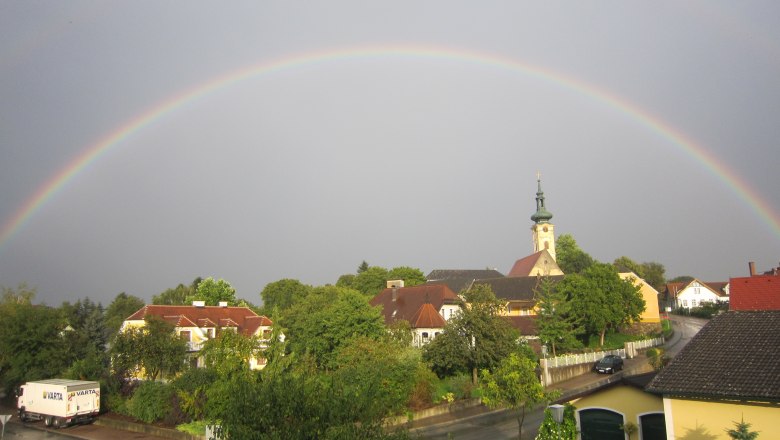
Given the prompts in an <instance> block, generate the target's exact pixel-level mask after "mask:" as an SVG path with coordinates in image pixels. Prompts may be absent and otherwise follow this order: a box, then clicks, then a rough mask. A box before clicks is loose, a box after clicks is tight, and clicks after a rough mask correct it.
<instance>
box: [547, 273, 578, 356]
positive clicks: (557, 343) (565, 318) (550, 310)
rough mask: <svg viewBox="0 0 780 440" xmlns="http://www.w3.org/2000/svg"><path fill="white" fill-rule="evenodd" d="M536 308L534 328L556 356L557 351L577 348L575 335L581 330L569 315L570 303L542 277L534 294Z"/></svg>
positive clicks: (549, 281) (553, 285)
mask: <svg viewBox="0 0 780 440" xmlns="http://www.w3.org/2000/svg"><path fill="white" fill-rule="evenodd" d="M535 296H536V307H537V308H538V310H539V311H538V313H537V320H536V328H537V332H538V334H539V339H540V340H541V341H542V343H543V344H545V345H548V346H549V347H550V348H551V349H552V354H553V356H557V353H558V349H559V348H560V349H563V350H567V349H573V348H578V347H579V346H580V345H581V344H580V342H579V341H578V340H577V334H579V333H581V332H582V328H581V327H580V325H579V323H578V322H577V321H576V317H575V316H574V315H572V313H571V303H570V302H569V301H568V299H567V298H566V294H565V293H564V292H561V291H558V290H557V289H555V283H554V282H553V281H552V279H550V278H549V277H544V278H542V280H541V283H540V284H539V287H538V288H537V289H536V292H535Z"/></svg>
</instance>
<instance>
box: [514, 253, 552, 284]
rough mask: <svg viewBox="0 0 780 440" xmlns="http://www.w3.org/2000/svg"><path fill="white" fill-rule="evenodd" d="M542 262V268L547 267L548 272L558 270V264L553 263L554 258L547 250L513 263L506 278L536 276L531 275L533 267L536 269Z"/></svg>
mask: <svg viewBox="0 0 780 440" xmlns="http://www.w3.org/2000/svg"><path fill="white" fill-rule="evenodd" d="M540 261H541V262H542V266H546V267H549V271H548V273H549V272H553V271H556V270H560V268H559V267H558V263H556V262H555V258H553V257H552V255H550V252H549V251H548V250H547V249H542V250H541V251H539V252H537V253H535V254H531V255H529V256H527V257H523V258H521V259H519V260H517V261H515V264H514V266H512V270H510V271H509V273H508V274H507V275H506V276H507V277H528V276H536V275H537V274H536V273H533V269H534V267H536V265H537V264H539V262H540Z"/></svg>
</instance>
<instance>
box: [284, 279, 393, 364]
mask: <svg viewBox="0 0 780 440" xmlns="http://www.w3.org/2000/svg"><path fill="white" fill-rule="evenodd" d="M279 321H280V323H281V325H282V326H283V327H284V329H285V335H286V336H287V339H288V341H289V343H288V349H289V351H290V352H292V353H298V354H300V355H303V354H309V355H311V356H313V357H314V359H315V360H316V362H317V365H318V366H321V367H325V368H329V367H332V366H333V365H334V362H335V356H336V351H337V350H338V349H339V348H341V347H342V346H344V345H347V344H348V343H349V341H350V340H351V339H353V338H356V337H360V336H366V337H371V338H374V339H377V340H378V339H380V338H381V337H383V336H384V335H385V326H384V321H383V319H382V316H381V314H380V311H379V309H377V308H375V307H371V305H369V304H368V301H367V299H366V297H365V296H363V295H362V294H361V293H360V292H356V291H354V290H352V289H345V288H342V287H337V286H322V287H315V288H314V289H312V292H311V293H310V294H309V295H308V296H307V297H306V298H304V299H303V300H302V301H301V302H299V303H297V304H294V305H293V306H292V307H290V308H289V309H287V310H286V311H285V312H284V313H282V314H281V319H280V320H279Z"/></svg>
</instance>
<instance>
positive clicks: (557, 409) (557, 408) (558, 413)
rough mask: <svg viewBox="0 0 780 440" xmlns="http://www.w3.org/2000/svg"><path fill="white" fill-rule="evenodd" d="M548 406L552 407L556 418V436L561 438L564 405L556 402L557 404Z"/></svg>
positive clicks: (553, 415)
mask: <svg viewBox="0 0 780 440" xmlns="http://www.w3.org/2000/svg"><path fill="white" fill-rule="evenodd" d="M547 408H549V409H550V413H552V418H553V420H555V437H556V438H561V425H562V424H563V405H560V404H558V403H556V404H555V405H550V406H548V407H547Z"/></svg>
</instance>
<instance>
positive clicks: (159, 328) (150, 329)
mask: <svg viewBox="0 0 780 440" xmlns="http://www.w3.org/2000/svg"><path fill="white" fill-rule="evenodd" d="M145 321H146V324H145V325H144V326H142V327H131V328H127V329H125V330H124V331H122V332H120V333H118V334H117V335H116V336H115V337H114V340H113V344H112V345H111V364H112V365H113V366H114V368H115V369H116V370H118V372H119V373H120V374H121V373H122V372H126V374H128V375H135V374H138V373H142V374H143V375H144V377H146V378H148V379H150V380H156V379H157V378H158V377H159V376H160V375H173V374H176V373H178V372H180V371H182V370H183V369H184V361H185V359H186V356H187V348H188V347H187V342H186V341H184V340H183V339H182V338H180V337H179V336H178V335H177V334H176V331H175V328H174V326H173V324H170V323H168V322H166V321H164V320H163V319H162V318H159V317H156V316H149V317H147V318H146V320H145Z"/></svg>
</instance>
